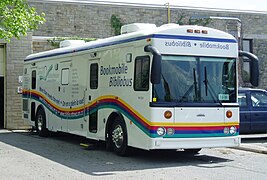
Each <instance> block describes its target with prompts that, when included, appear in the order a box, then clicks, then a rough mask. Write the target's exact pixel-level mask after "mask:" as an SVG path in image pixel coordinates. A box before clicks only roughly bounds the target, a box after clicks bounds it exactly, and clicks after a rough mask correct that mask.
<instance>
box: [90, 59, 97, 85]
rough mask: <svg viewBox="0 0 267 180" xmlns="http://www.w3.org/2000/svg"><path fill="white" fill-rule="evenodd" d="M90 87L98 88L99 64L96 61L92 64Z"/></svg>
mask: <svg viewBox="0 0 267 180" xmlns="http://www.w3.org/2000/svg"><path fill="white" fill-rule="evenodd" d="M90 88H91V89H97V88H98V64H97V63H94V64H91V66H90Z"/></svg>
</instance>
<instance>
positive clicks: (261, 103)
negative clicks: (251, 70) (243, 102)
mask: <svg viewBox="0 0 267 180" xmlns="http://www.w3.org/2000/svg"><path fill="white" fill-rule="evenodd" d="M251 102H252V106H253V107H267V95H266V93H264V92H253V93H251Z"/></svg>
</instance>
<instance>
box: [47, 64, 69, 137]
mask: <svg viewBox="0 0 267 180" xmlns="http://www.w3.org/2000/svg"><path fill="white" fill-rule="evenodd" d="M59 70H60V72H59V73H60V75H59V76H60V81H59V85H58V87H56V88H57V90H56V91H57V94H58V96H57V97H58V98H59V99H61V100H62V107H63V109H64V111H63V112H60V116H61V121H60V122H59V123H57V122H52V121H48V124H49V126H58V129H60V130H63V131H64V132H69V125H68V124H69V123H68V119H70V113H69V112H70V110H71V108H72V107H71V105H70V103H69V102H71V100H72V99H71V82H70V73H71V60H69V61H63V62H60V63H59Z"/></svg>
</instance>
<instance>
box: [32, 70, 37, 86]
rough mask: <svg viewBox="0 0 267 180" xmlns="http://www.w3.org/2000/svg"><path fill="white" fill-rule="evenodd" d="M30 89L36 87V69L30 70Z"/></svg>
mask: <svg viewBox="0 0 267 180" xmlns="http://www.w3.org/2000/svg"><path fill="white" fill-rule="evenodd" d="M32 89H36V71H35V70H34V71H32Z"/></svg>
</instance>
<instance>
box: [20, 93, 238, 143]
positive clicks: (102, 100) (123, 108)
mask: <svg viewBox="0 0 267 180" xmlns="http://www.w3.org/2000/svg"><path fill="white" fill-rule="evenodd" d="M22 95H23V98H31V99H34V100H36V101H38V102H40V103H42V104H43V105H44V106H45V107H46V108H47V109H49V111H51V112H52V113H53V114H55V115H56V116H58V117H60V118H62V119H64V120H75V119H79V118H82V117H84V116H87V115H89V114H92V113H94V112H95V111H97V110H99V109H106V108H111V109H116V110H117V111H119V112H120V113H122V114H123V115H125V116H126V117H127V118H128V119H130V120H131V121H132V122H133V123H134V124H135V125H136V126H137V127H138V128H139V129H141V130H142V131H143V132H144V133H145V134H147V135H148V136H149V137H152V138H154V137H159V136H158V135H157V129H158V128H159V127H165V128H166V129H169V128H172V129H174V134H173V135H168V134H166V135H165V136H164V138H194V137H219V136H220V137H222V136H232V135H230V134H228V135H226V134H224V128H225V127H229V128H230V127H231V126H235V127H236V128H237V132H238V131H239V124H238V123H235V122H229V123H155V122H150V121H148V120H147V119H146V118H145V117H143V116H142V115H141V114H140V113H138V112H137V111H136V110H135V109H133V108H132V107H131V106H130V105H129V104H128V103H126V102H125V101H123V100H122V99H120V98H118V97H116V96H112V95H107V96H101V97H99V98H97V99H96V100H94V101H92V102H91V103H89V104H85V105H84V106H80V107H76V108H62V107H60V106H58V105H56V104H55V103H53V102H52V101H51V100H49V99H48V98H47V97H46V96H45V95H44V94H42V93H40V92H38V91H25V90H24V91H23V93H22ZM235 135H238V133H236V134H235Z"/></svg>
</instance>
